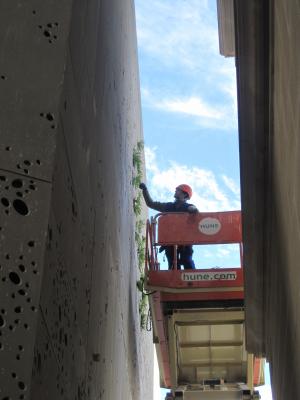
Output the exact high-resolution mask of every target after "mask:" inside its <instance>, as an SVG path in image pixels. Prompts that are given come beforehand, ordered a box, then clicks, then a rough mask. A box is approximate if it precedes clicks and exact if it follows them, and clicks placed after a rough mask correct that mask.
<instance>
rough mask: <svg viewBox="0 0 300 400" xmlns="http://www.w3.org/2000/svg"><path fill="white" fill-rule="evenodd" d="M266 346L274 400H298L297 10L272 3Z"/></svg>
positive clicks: (279, 2) (299, 167)
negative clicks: (270, 186) (270, 215)
mask: <svg viewBox="0 0 300 400" xmlns="http://www.w3.org/2000/svg"><path fill="white" fill-rule="evenodd" d="M273 12H274V21H273V24H274V28H273V35H274V37H273V42H274V49H273V52H274V56H273V57H274V66H273V69H274V76H273V118H274V119H273V127H274V130H273V136H272V142H271V144H272V170H271V178H272V198H271V201H272V202H271V204H270V207H271V208H272V209H273V212H272V221H270V222H269V223H270V227H269V231H270V243H271V244H270V257H271V259H270V265H269V266H268V276H267V277H266V292H265V297H266V304H267V308H266V315H265V317H266V344H267V356H268V358H269V360H270V363H271V378H272V386H273V397H274V399H283V398H295V399H296V398H300V391H299V386H298V383H297V380H298V374H297V371H299V368H300V352H299V344H300V321H299V308H300V300H299V293H300V281H299V279H298V277H299V268H298V260H299V258H300V247H299V235H300V217H299V216H300V207H299V204H300V203H299V201H300V186H299V170H300V157H299V154H300V141H299V128H300V116H299V107H300V90H299V88H300V86H299V85H300V54H299V51H297V50H298V48H299V39H298V38H299V35H300V4H299V1H289V2H285V1H283V0H276V1H275V2H274V5H273Z"/></svg>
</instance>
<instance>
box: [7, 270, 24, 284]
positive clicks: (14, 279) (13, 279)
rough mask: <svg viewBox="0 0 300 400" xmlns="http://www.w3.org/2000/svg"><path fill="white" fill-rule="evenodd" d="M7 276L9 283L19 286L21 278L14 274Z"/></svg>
mask: <svg viewBox="0 0 300 400" xmlns="http://www.w3.org/2000/svg"><path fill="white" fill-rule="evenodd" d="M8 276H9V279H10V280H11V282H12V283H14V284H15V285H19V284H20V283H21V278H20V277H19V275H18V274H17V273H16V272H10V273H9V275H8Z"/></svg>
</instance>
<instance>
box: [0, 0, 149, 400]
mask: <svg viewBox="0 0 300 400" xmlns="http://www.w3.org/2000/svg"><path fill="white" fill-rule="evenodd" d="M0 8H1V12H0V20H1V21H0V22H1V24H0V30H1V32H0V50H1V58H0V73H1V74H2V75H1V81H0V85H1V89H2V90H0V102H1V103H0V104H1V107H0V116H1V127H0V130H1V131H0V133H1V144H0V146H1V149H0V151H1V157H0V168H1V174H0V188H1V204H0V211H1V224H0V226H1V231H0V235H1V268H0V277H1V281H0V285H1V291H0V312H1V313H0V333H1V337H0V342H1V347H0V367H1V373H0V400H14V399H29V398H31V399H40V398H43V399H51V400H52V399H53V400H54V399H55V400H57V399H78V400H79V399H83V398H84V399H89V398H98V399H100V398H101V399H118V398H125V399H151V398H152V369H153V368H152V337H151V333H148V332H145V331H142V330H141V328H140V322H139V315H138V301H139V293H138V292H137V290H136V280H137V279H138V277H137V266H136V249H135V242H134V231H135V216H134V213H133V197H134V196H135V190H134V188H133V186H132V176H133V166H132V153H133V148H134V147H135V146H136V144H137V142H139V141H140V140H141V138H142V133H141V132H142V129H141V118H140V98H139V79H138V69H137V54H136V33H135V22H134V4H133V2H132V1H130V0H105V1H96V0H90V1H86V2H82V1H79V0H78V1H73V2H71V1H61V0H60V1H59V2H58V1H54V0H53V1H45V2H43V5H41V3H40V2H38V1H26V2H25V1H24V2H22V1H12V2H10V3H9V4H3V3H1V4H0ZM3 54H5V57H2V55H3ZM3 88H4V89H3ZM2 122H3V123H2Z"/></svg>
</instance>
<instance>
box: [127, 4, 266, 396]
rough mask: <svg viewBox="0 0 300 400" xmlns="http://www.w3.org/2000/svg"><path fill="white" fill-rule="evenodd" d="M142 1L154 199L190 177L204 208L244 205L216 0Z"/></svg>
mask: <svg viewBox="0 0 300 400" xmlns="http://www.w3.org/2000/svg"><path fill="white" fill-rule="evenodd" d="M135 4H136V19H137V35H138V52H139V68H140V80H141V96H142V112H143V129H144V139H145V154H146V169H147V185H148V187H149V190H150V193H151V195H152V197H153V198H154V199H155V200H159V201H172V199H173V194H174V188H175V187H176V186H177V185H178V184H181V183H187V184H189V185H191V186H192V188H193V191H194V194H193V197H192V199H191V202H192V203H193V204H195V205H196V206H197V207H198V209H199V210H200V211H225V210H236V209H240V207H241V206H240V181H239V179H240V178H239V154H238V127H237V99H236V76H235V60H234V59H233V58H225V57H222V56H220V54H219V41H218V27H217V13H216V1H215V0H151V1H147V0H135ZM214 254H215V257H216V258H215V260H214V261H211V260H210V256H211V252H209V251H208V250H205V251H204V250H202V257H201V258H202V259H203V260H204V261H205V262H203V264H202V265H200V264H199V265H197V266H199V267H207V266H208V264H207V263H209V262H213V264H211V266H216V265H218V259H221V258H222V261H223V266H238V265H237V264H236V263H237V254H238V252H237V249H236V248H235V249H233V247H230V246H229V247H226V248H225V249H224V248H218V251H214ZM194 258H195V257H194ZM162 398H163V397H162ZM157 399H159V397H157ZM262 399H263V400H267V399H268V400H269V399H271V397H270V395H268V394H267V395H264V397H262ZM155 400H156V399H155Z"/></svg>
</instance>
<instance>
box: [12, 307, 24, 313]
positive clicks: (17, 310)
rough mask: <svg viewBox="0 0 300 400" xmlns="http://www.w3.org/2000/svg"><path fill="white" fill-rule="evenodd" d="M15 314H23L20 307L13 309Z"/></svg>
mask: <svg viewBox="0 0 300 400" xmlns="http://www.w3.org/2000/svg"><path fill="white" fill-rule="evenodd" d="M14 311H15V313H17V314H20V313H22V312H23V308H22V307H21V306H17V307H15V310H14Z"/></svg>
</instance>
